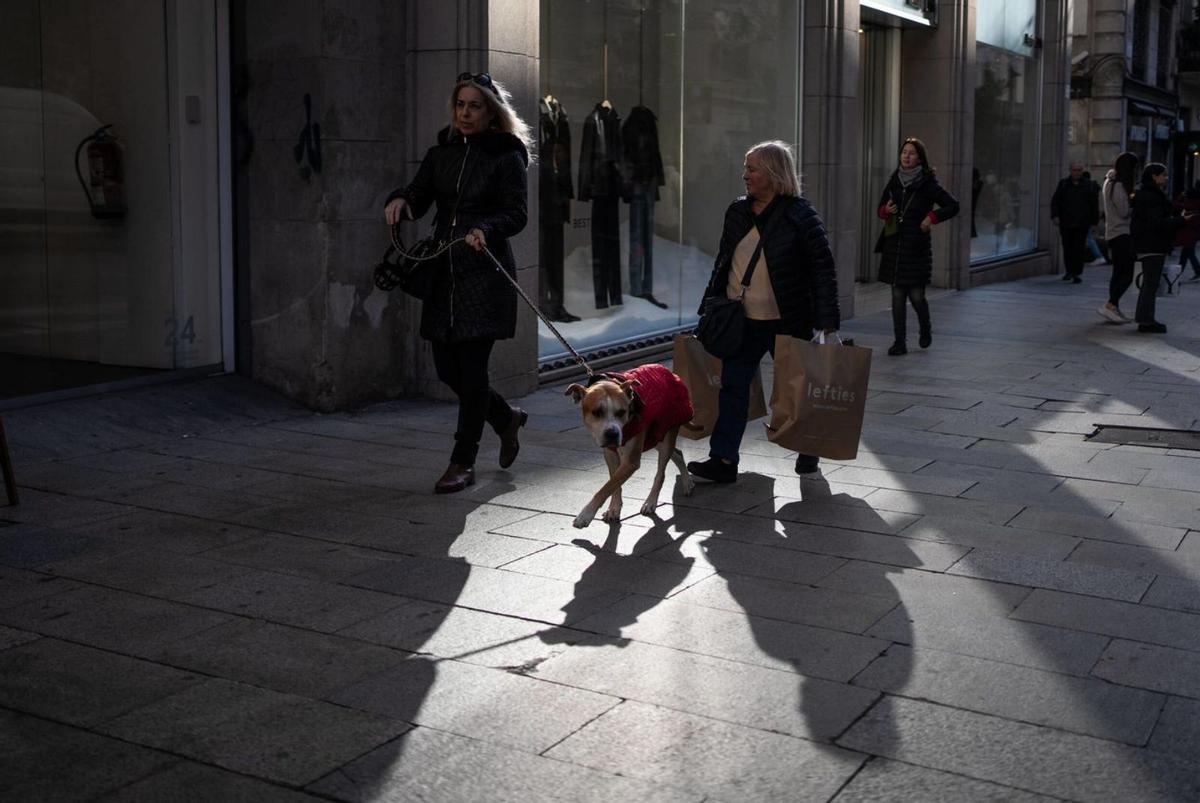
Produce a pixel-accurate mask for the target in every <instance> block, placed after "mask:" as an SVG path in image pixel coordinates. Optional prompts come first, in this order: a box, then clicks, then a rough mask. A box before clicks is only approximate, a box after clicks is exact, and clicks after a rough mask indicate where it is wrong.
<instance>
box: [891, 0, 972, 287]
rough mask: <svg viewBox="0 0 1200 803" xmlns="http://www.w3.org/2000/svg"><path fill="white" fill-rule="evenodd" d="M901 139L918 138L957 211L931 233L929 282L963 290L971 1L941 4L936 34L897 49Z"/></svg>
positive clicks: (910, 37)
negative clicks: (931, 250) (899, 75)
mask: <svg viewBox="0 0 1200 803" xmlns="http://www.w3.org/2000/svg"><path fill="white" fill-rule="evenodd" d="M900 53H901V56H900V58H901V79H900V81H901V86H900V136H901V137H902V138H903V137H910V136H912V137H917V138H918V139H920V140H922V141H923V142H924V143H925V145H926V147H927V150H928V154H929V161H930V163H931V164H933V166H934V167H936V168H937V171H938V181H939V182H941V184H942V186H943V187H945V188H946V189H947V190H948V191H949V192H950V194H951V195H953V196H954V197H955V198H957V199H958V201H959V203H960V204H961V205H962V211H960V212H959V215H958V217H957V218H955V219H953V220H951V221H950V222H948V223H946V224H944V225H942V226H939V227H938V228H937V229H935V230H934V235H933V284H934V286H936V287H951V288H963V287H968V286H969V285H970V267H971V168H972V167H973V166H974V162H975V2H974V0H940V2H939V3H938V25H937V27H936V28H934V29H931V30H928V29H917V28H909V29H906V30H905V31H904V34H903V37H902V42H901V47H900Z"/></svg>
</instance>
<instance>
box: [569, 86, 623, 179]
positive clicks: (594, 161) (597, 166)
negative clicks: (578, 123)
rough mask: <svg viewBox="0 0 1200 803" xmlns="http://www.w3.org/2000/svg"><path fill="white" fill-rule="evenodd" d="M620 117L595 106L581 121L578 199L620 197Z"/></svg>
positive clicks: (597, 105) (606, 109)
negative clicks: (581, 139)
mask: <svg viewBox="0 0 1200 803" xmlns="http://www.w3.org/2000/svg"><path fill="white" fill-rule="evenodd" d="M621 158H622V146H621V115H619V114H617V110H616V109H614V108H612V107H610V106H605V105H604V104H602V103H597V104H596V108H594V109H592V112H591V114H589V115H588V116H587V118H585V119H584V121H583V141H582V142H581V143H580V145H579V187H578V189H579V200H580V201H590V200H592V199H593V198H612V197H615V196H619V195H620V194H621V183H622V179H621V164H620V163H621Z"/></svg>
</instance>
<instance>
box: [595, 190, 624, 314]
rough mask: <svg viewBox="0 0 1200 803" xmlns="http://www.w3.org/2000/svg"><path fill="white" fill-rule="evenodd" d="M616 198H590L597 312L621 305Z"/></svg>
mask: <svg viewBox="0 0 1200 803" xmlns="http://www.w3.org/2000/svg"><path fill="white" fill-rule="evenodd" d="M619 203H620V199H619V198H618V197H617V196H616V195H609V196H604V197H597V198H593V199H592V284H593V286H594V287H595V290H596V309H604V308H605V307H607V306H608V305H609V304H620V303H621V214H620V211H619V208H618V204H619Z"/></svg>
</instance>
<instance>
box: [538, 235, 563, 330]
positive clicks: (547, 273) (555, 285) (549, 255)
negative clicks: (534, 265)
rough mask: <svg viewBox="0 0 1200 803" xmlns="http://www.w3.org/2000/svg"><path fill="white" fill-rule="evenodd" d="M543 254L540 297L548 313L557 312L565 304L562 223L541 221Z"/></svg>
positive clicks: (539, 288) (540, 305) (540, 263)
mask: <svg viewBox="0 0 1200 803" xmlns="http://www.w3.org/2000/svg"><path fill="white" fill-rule="evenodd" d="M538 237H540V238H541V255H540V259H539V262H538V265H539V267H538V283H539V287H538V298H539V299H540V303H539V304H538V306H539V307H541V309H542V311H543V312H545V313H546V314H547V315H552V314H554V313H557V312H558V311H560V310H561V309H562V306H563V259H564V258H565V255H564V249H563V227H562V224H561V223H551V222H544V221H539V224H538Z"/></svg>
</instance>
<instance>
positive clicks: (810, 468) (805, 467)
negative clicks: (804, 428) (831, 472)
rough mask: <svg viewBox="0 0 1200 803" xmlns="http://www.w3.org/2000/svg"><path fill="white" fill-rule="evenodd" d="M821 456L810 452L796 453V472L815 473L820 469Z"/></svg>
mask: <svg viewBox="0 0 1200 803" xmlns="http://www.w3.org/2000/svg"><path fill="white" fill-rule="evenodd" d="M820 464H821V458H819V457H816V456H814V455H811V454H798V455H796V473H797V474H815V473H816V472H818V471H820V470H821V468H820Z"/></svg>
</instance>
